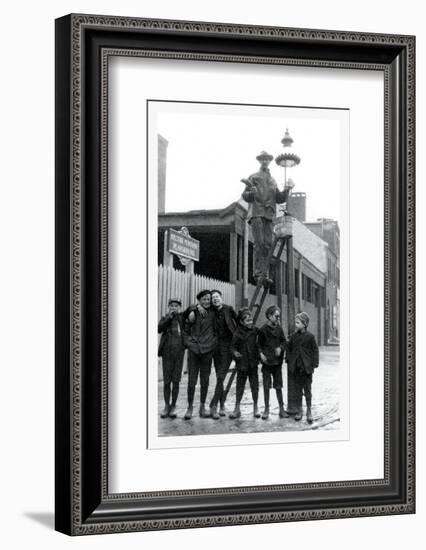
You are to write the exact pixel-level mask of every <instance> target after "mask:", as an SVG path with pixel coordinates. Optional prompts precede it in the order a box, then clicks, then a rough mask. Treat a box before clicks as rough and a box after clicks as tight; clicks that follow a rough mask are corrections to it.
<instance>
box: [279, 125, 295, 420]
mask: <svg viewBox="0 0 426 550" xmlns="http://www.w3.org/2000/svg"><path fill="white" fill-rule="evenodd" d="M281 143H282V144H283V147H284V152H283V153H281V154H280V155H278V156H277V157H276V159H275V162H276V163H277V164H278V166H280V167H281V168H284V189H288V191H289V194H288V197H290V195H291V191H292V189H293V187H294V182H293V180H292V179H291V178H289V179H287V168H293V167H294V166H297V165H298V164H300V157H299V156H298V155H296V154H295V153H294V152H293V151H292V150H291V147H292V145H293V138H292V137H291V136H290V133H289V131H288V128H287V129H286V131H285V134H284V137H283V139H282V140H281ZM287 200H288V198H287ZM286 207H287V204H286ZM286 210H287V209H285V210H284V216H289V218H290V219H291V217H290V215H289V213H288V212H287V211H286ZM286 225H290V224H286ZM287 281H288V288H287V325H288V326H287V330H288V334H290V333H291V332H293V330H294V318H295V307H294V300H295V288H294V255H293V236H292V232H291V231H290V234H289V235H288V238H287ZM299 292H300V289H299ZM287 403H288V404H287V410H288V412H289V413H295V412H296V409H297V400H296V394H295V382H294V379H293V377H292V376H290V374H289V373H288V372H287Z"/></svg>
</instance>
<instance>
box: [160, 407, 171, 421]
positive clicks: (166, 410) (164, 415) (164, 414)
mask: <svg viewBox="0 0 426 550" xmlns="http://www.w3.org/2000/svg"><path fill="white" fill-rule="evenodd" d="M169 411H170V406H169V405H167V404H166V405H164V409H163V410H162V411H161V413H160V416H161V418H167V417H168V416H169Z"/></svg>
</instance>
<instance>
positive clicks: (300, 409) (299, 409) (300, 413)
mask: <svg viewBox="0 0 426 550" xmlns="http://www.w3.org/2000/svg"><path fill="white" fill-rule="evenodd" d="M294 419H295V420H302V407H301V406H300V407H299V408H298V409H297V413H296V414H295V416H294Z"/></svg>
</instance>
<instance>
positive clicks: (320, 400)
mask: <svg viewBox="0 0 426 550" xmlns="http://www.w3.org/2000/svg"><path fill="white" fill-rule="evenodd" d="M339 365H340V364H339V348H338V347H336V346H327V347H321V348H320V363H319V367H318V369H316V371H315V373H314V375H313V382H312V414H313V417H314V422H313V423H312V424H308V423H307V422H306V416H305V414H306V409H305V403H304V400H303V405H304V416H303V418H302V420H301V421H296V420H294V418H293V417H290V418H284V419H280V418H279V417H278V403H277V400H276V395H275V391H274V390H273V389H272V390H271V414H270V416H269V419H268V420H262V419H261V418H253V403H252V401H251V392H250V387H249V384H248V382H247V385H246V390H245V392H244V397H243V400H242V402H241V417H240V418H239V419H237V420H230V419H229V418H228V416H226V417H221V418H220V419H219V420H213V419H212V418H200V417H199V416H198V409H199V385H197V390H196V394H195V401H194V416H193V418H192V419H191V420H184V419H183V415H184V414H185V410H186V405H187V401H186V389H187V381H188V378H187V374H183V376H182V380H181V385H180V393H179V398H178V402H177V413H178V417H177V418H175V419H170V418H165V419H162V418H160V416H159V417H158V422H159V424H158V434H159V435H160V436H176V435H200V434H223V433H230V432H231V433H232V432H234V433H253V432H285V431H301V430H335V429H338V428H339V403H338V387H339V374H340V373H339ZM185 370H186V365H184V373H185ZM159 372H160V373H161V366H160V369H159ZM229 376H230V374H228V377H229ZM160 378H161V375H160ZM283 379H284V388H283V393H284V403H285V404H286V403H287V383H286V382H287V380H286V379H287V367H286V363H284V365H283ZM227 380H228V378H227ZM215 384H216V377H215V371H214V368H213V367H212V371H211V376H210V385H209V393H208V396H207V401H206V405H208V404H209V399H210V398H211V396H212V393H213V391H214V387H215ZM235 386H236V384H235V381H234V383H233V384H232V387H231V390H230V392H229V394H228V398H227V401H226V411H227V415H228V414H229V413H230V412H231V411H232V410H233V408H234V404H235ZM158 403H159V407H160V408H162V407H163V384H162V380H159V384H158ZM258 404H259V410H260V412H262V409H263V388H262V374H261V371H260V367H259V403H258Z"/></svg>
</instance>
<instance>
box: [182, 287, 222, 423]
mask: <svg viewBox="0 0 426 550" xmlns="http://www.w3.org/2000/svg"><path fill="white" fill-rule="evenodd" d="M197 300H198V304H197V306H196V307H195V308H194V309H192V310H191V311H188V312H187V318H186V320H185V323H184V337H185V343H186V347H187V348H188V408H187V410H186V413H185V415H184V419H185V420H190V419H191V418H192V413H193V403H194V395H195V387H196V385H197V380H198V375H199V376H200V416H201V418H207V417H209V414H208V413H207V411H206V408H205V402H206V398H207V391H208V388H209V379H210V371H211V365H212V359H213V353H214V350H215V349H216V346H217V329H216V313H215V312H214V311H213V308H212V307H211V293H210V290H202V291H200V292H199V293H198V294H197Z"/></svg>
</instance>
